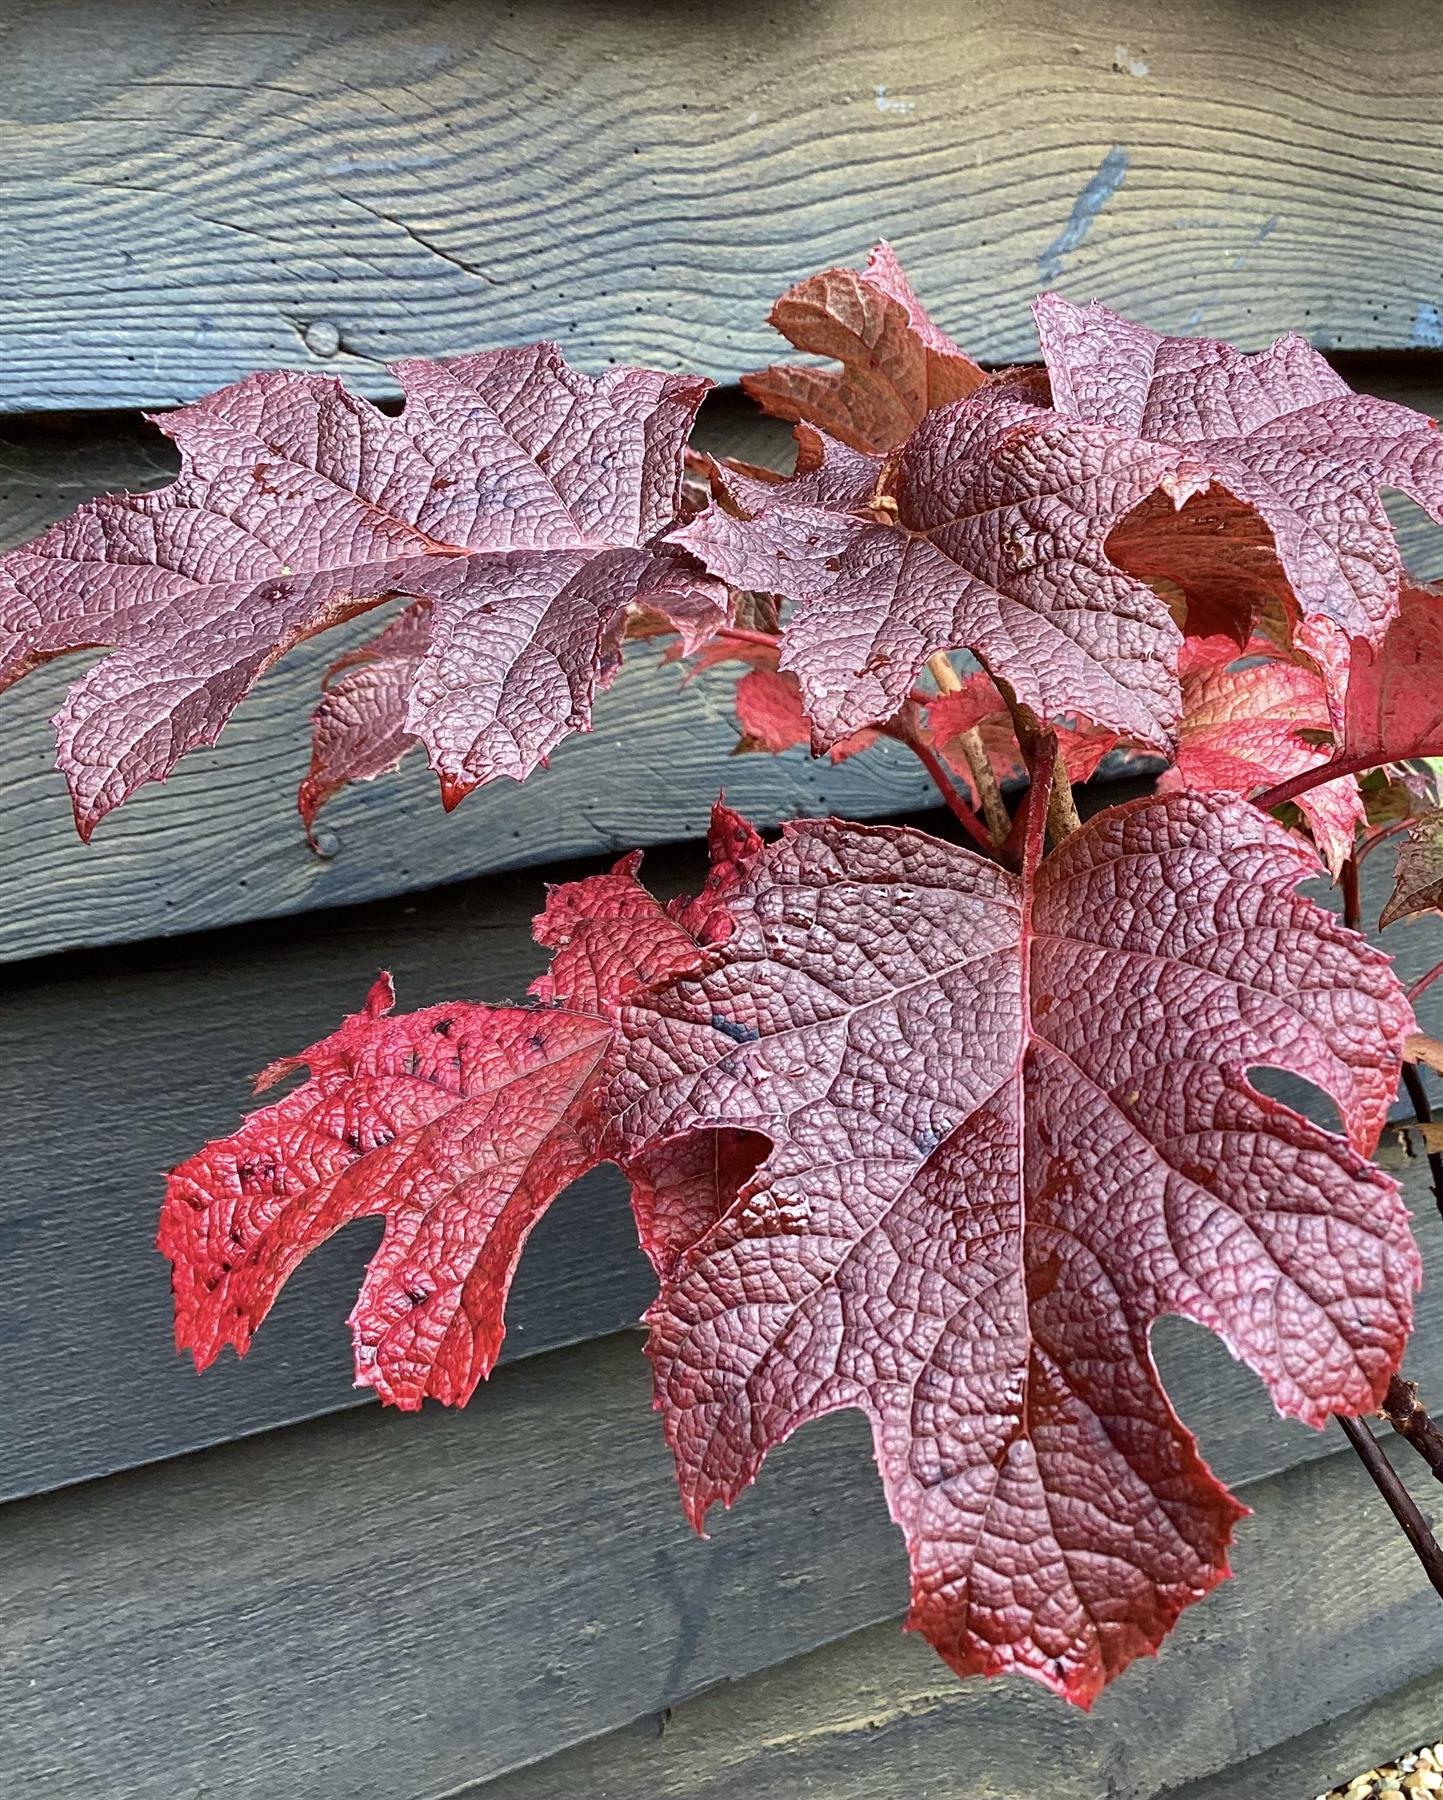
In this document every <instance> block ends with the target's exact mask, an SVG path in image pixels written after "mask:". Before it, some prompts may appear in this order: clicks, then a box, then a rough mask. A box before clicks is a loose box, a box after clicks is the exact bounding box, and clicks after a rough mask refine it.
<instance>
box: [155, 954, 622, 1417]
mask: <svg viewBox="0 0 1443 1800" xmlns="http://www.w3.org/2000/svg"><path fill="white" fill-rule="evenodd" d="M393 1002H394V994H393V992H392V988H391V982H390V977H389V976H382V977H381V979H380V980H379V981H378V982H377V983H376V985H375V987H374V988H373V989H372V991H371V994H370V997H369V999H368V1001H367V1004H366V1010H365V1011H364V1012H361V1013H356V1014H353V1015H352V1016H351V1017H350V1018H348V1019H347V1020H346V1021H345V1022H344V1024H342V1025H341V1027H340V1029H339V1030H338V1031H335V1032H333V1033H332V1034H331V1036H330V1037H328V1038H324V1039H322V1041H321V1042H320V1043H318V1044H313V1045H312V1046H311V1048H310V1049H309V1050H305V1051H302V1053H301V1054H300V1056H297V1057H288V1058H286V1059H285V1060H284V1061H283V1062H280V1063H276V1064H273V1065H272V1066H271V1068H269V1069H267V1070H266V1072H265V1073H264V1074H263V1075H262V1076H261V1079H260V1083H259V1085H260V1086H268V1085H269V1084H270V1083H271V1082H273V1081H275V1080H278V1079H279V1078H280V1077H282V1076H284V1075H287V1074H289V1073H291V1072H292V1071H293V1070H295V1069H298V1068H301V1067H307V1068H308V1069H309V1074H308V1076H307V1078H306V1080H305V1081H303V1082H302V1083H301V1085H300V1086H299V1087H297V1088H295V1089H293V1090H292V1091H291V1092H290V1093H288V1094H285V1095H283V1096H282V1097H281V1099H279V1100H277V1101H275V1102H274V1103H273V1104H272V1105H269V1106H265V1107H262V1108H261V1109H260V1110H259V1111H258V1112H254V1113H252V1114H250V1116H249V1117H248V1118H247V1119H246V1121H245V1123H244V1124H243V1125H242V1126H241V1128H240V1130H239V1131H237V1132H235V1133H234V1134H233V1135H232V1136H230V1137H228V1138H222V1139H220V1140H219V1141H218V1142H216V1143H213V1144H209V1145H207V1146H206V1148H205V1149H204V1150H202V1151H201V1152H200V1153H199V1154H198V1155H196V1156H193V1157H191V1158H190V1160H189V1161H188V1162H185V1163H182V1164H181V1166H180V1167H179V1168H178V1169H176V1170H175V1171H174V1172H173V1173H172V1175H171V1177H170V1180H169V1183H168V1185H167V1190H166V1199H165V1207H164V1211H163V1212H162V1215H161V1223H160V1237H159V1243H160V1248H161V1250H162V1251H163V1252H164V1253H165V1255H166V1256H168V1257H169V1258H170V1261H171V1265H172V1286H173V1289H174V1294H175V1338H176V1345H177V1347H178V1348H180V1349H183V1350H189V1351H190V1352H191V1353H192V1355H193V1356H194V1358H195V1363H196V1367H197V1368H201V1369H203V1368H205V1367H206V1366H207V1364H209V1363H211V1362H213V1361H214V1360H215V1357H216V1355H217V1353H218V1352H219V1350H220V1348H221V1346H222V1345H224V1344H233V1345H234V1346H235V1348H236V1350H237V1351H238V1352H239V1353H240V1354H242V1355H244V1354H245V1352H246V1350H247V1349H248V1348H249V1347H250V1341H251V1335H252V1333H253V1332H254V1331H255V1330H256V1328H257V1327H258V1326H259V1324H260V1322H261V1320H262V1319H264V1318H265V1316H266V1314H267V1312H269V1310H270V1308H271V1306H272V1304H273V1303H274V1301H275V1298H276V1296H277V1294H279V1292H280V1290H281V1288H282V1286H283V1285H284V1283H285V1281H286V1279H287V1277H288V1276H289V1275H290V1274H291V1272H292V1270H293V1269H295V1267H296V1266H297V1264H298V1263H300V1261H301V1260H302V1258H303V1257H305V1256H306V1255H307V1254H308V1253H309V1252H310V1251H311V1250H314V1249H315V1248H316V1247H317V1245H319V1244H322V1243H324V1242H325V1240H326V1239H327V1238H328V1237H330V1236H331V1234H332V1233H333V1232H336V1231H339V1230H340V1228H341V1227H342V1226H343V1225H347V1224H349V1223H350V1222H351V1220H352V1219H359V1218H365V1217H368V1216H370V1215H373V1214H379V1215H381V1216H382V1217H383V1218H384V1219H385V1221H386V1225H385V1232H384V1234H383V1236H382V1238H381V1244H380V1248H379V1249H378V1250H377V1251H376V1254H375V1255H374V1256H373V1257H372V1258H371V1261H370V1264H369V1266H368V1268H367V1270H366V1278H365V1281H364V1282H363V1283H362V1286H361V1293H360V1298H359V1299H358V1300H357V1302H356V1306H355V1309H354V1311H353V1312H352V1313H351V1318H350V1324H351V1330H352V1336H353V1340H354V1347H355V1360H356V1382H357V1385H358V1386H362V1387H372V1388H374V1389H375V1390H376V1392H377V1393H378V1394H379V1395H380V1396H381V1398H382V1399H383V1400H385V1401H388V1402H390V1403H391V1404H392V1405H395V1406H400V1407H405V1408H414V1407H417V1406H419V1405H420V1404H421V1402H422V1400H423V1399H425V1398H427V1397H430V1398H433V1399H437V1400H441V1401H443V1402H446V1403H447V1404H450V1405H457V1406H460V1405H464V1404H465V1402H466V1401H467V1400H468V1399H469V1398H470V1396H471V1394H472V1392H473V1390H474V1389H475V1387H476V1384H477V1382H478V1381H480V1380H481V1379H482V1377H483V1376H485V1375H487V1374H489V1373H490V1370H491V1368H492V1365H493V1364H494V1363H495V1361H496V1356H497V1353H498V1351H499V1350H500V1348H501V1340H502V1337H503V1335H504V1332H505V1326H504V1322H503V1318H502V1312H503V1308H504V1306H505V1302H506V1294H507V1290H508V1288H509V1287H510V1284H511V1276H512V1274H513V1272H514V1270H515V1267H516V1263H517V1260H518V1258H519V1257H520V1254H521V1250H522V1247H523V1245H524V1244H525V1242H526V1239H527V1236H528V1235H529V1233H530V1231H531V1229H532V1227H533V1226H534V1225H535V1224H536V1222H537V1220H538V1219H539V1218H540V1217H541V1215H542V1214H543V1213H544V1212H545V1211H546V1209H547V1207H548V1206H549V1205H550V1204H551V1202H552V1201H553V1200H554V1199H555V1198H556V1196H557V1195H558V1194H559V1193H560V1192H561V1190H562V1189H563V1188H565V1187H567V1186H569V1185H570V1184H571V1182H573V1181H574V1180H575V1179H576V1178H577V1176H579V1175H582V1174H584V1173H585V1172H586V1170H587V1169H590V1168H592V1167H594V1166H595V1164H596V1163H597V1162H598V1161H600V1160H601V1158H600V1155H599V1154H598V1152H597V1149H596V1142H597V1115H596V1111H595V1105H594V1099H595V1092H596V1085H597V1075H598V1072H599V1069H600V1066H601V1062H602V1058H603V1056H604V1054H605V1052H606V1050H607V1047H608V1045H609V1044H610V1042H611V1037H612V1032H611V1027H610V1025H609V1023H608V1022H607V1021H606V1020H603V1019H599V1018H595V1017H591V1016H587V1015H585V1014H580V1013H572V1012H561V1011H553V1012H546V1011H540V1010H530V1009H526V1008H522V1007H490V1006H475V1005H466V1004H460V1003H458V1004H452V1005H447V1006H432V1007H428V1008H426V1009H425V1010H424V1011H423V1012H416V1013H403V1014H400V1015H399V1016H394V1017H388V1016H387V1015H388V1014H389V1012H390V1009H391V1006H392V1004H393Z"/></svg>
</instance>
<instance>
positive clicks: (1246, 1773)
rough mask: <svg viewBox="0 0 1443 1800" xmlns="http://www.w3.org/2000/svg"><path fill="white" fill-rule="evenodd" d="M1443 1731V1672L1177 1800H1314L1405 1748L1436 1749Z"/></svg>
mask: <svg viewBox="0 0 1443 1800" xmlns="http://www.w3.org/2000/svg"><path fill="white" fill-rule="evenodd" d="M1440 1731H1443V1671H1439V1670H1434V1671H1432V1672H1431V1673H1429V1674H1427V1675H1423V1676H1420V1677H1419V1679H1418V1680H1417V1681H1410V1682H1409V1683H1408V1685H1407V1686H1406V1687H1402V1688H1399V1689H1398V1690H1397V1691H1396V1692H1395V1693H1392V1694H1385V1695H1384V1696H1383V1697H1382V1698H1381V1699H1380V1700H1376V1701H1374V1702H1373V1703H1372V1704H1371V1705H1370V1706H1360V1707H1356V1708H1355V1709H1354V1710H1353V1711H1352V1712H1350V1713H1347V1714H1345V1715H1344V1716H1343V1717H1342V1718H1340V1719H1332V1720H1329V1722H1328V1723H1327V1724H1325V1725H1320V1726H1319V1727H1318V1728H1317V1730H1316V1731H1309V1732H1305V1733H1304V1734H1303V1735H1302V1736H1301V1737H1296V1738H1290V1739H1289V1740H1288V1742H1287V1743H1285V1744H1279V1745H1278V1747H1277V1748H1276V1749H1275V1750H1267V1751H1264V1752H1263V1753H1262V1755H1260V1756H1254V1757H1249V1759H1248V1760H1247V1761H1246V1762H1245V1763H1242V1764H1239V1765H1237V1766H1236V1767H1234V1768H1231V1769H1226V1770H1224V1771H1223V1772H1222V1773H1221V1774H1218V1775H1205V1776H1204V1777H1203V1778H1202V1779H1201V1780H1200V1781H1190V1782H1189V1783H1188V1784H1187V1785H1186V1787H1181V1788H1177V1789H1170V1790H1169V1796H1170V1800H1252V1796H1253V1795H1258V1796H1260V1797H1261V1796H1266V1795H1273V1794H1275V1795H1280V1796H1287V1797H1288V1800H1293V1796H1296V1800H1313V1796H1314V1795H1319V1794H1327V1793H1329V1792H1331V1790H1332V1789H1333V1788H1335V1787H1341V1786H1342V1784H1343V1783H1344V1782H1345V1781H1351V1780H1352V1778H1353V1777H1354V1776H1355V1775H1360V1774H1361V1773H1362V1772H1363V1770H1364V1769H1374V1768H1377V1767H1378V1766H1379V1765H1380V1764H1381V1763H1387V1762H1392V1761H1393V1760H1394V1759H1395V1758H1396V1757H1398V1756H1400V1755H1401V1754H1402V1753H1403V1751H1405V1750H1413V1749H1416V1748H1417V1747H1418V1745H1419V1744H1423V1743H1435V1742H1436V1741H1437V1739H1438V1734H1439V1732H1440Z"/></svg>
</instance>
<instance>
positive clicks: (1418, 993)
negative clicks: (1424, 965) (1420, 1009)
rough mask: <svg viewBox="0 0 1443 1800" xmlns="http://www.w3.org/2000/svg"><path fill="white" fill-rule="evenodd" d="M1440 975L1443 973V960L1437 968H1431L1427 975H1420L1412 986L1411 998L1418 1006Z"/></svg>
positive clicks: (1409, 996)
mask: <svg viewBox="0 0 1443 1800" xmlns="http://www.w3.org/2000/svg"><path fill="white" fill-rule="evenodd" d="M1440 975H1443V962H1440V963H1439V964H1438V966H1437V968H1436V969H1429V971H1428V973H1427V974H1426V975H1420V976H1419V977H1418V979H1417V980H1416V981H1415V982H1414V983H1413V985H1412V987H1410V988H1409V989H1408V998H1409V1000H1411V1001H1412V1003H1413V1004H1414V1005H1415V1006H1416V1005H1417V1004H1418V1002H1419V1001H1420V1000H1421V999H1422V998H1423V996H1424V994H1426V993H1427V992H1428V990H1429V988H1430V987H1432V985H1433V983H1434V982H1435V981H1437V979H1438V978H1439V976H1440Z"/></svg>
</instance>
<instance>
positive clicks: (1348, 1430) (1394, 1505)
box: [1337, 1413, 1443, 1596]
mask: <svg viewBox="0 0 1443 1800" xmlns="http://www.w3.org/2000/svg"><path fill="white" fill-rule="evenodd" d="M1337 1420H1338V1424H1339V1426H1340V1428H1341V1430H1342V1433H1343V1436H1344V1437H1345V1438H1347V1440H1348V1442H1349V1443H1350V1444H1351V1445H1352V1446H1353V1448H1354V1450H1356V1451H1357V1453H1358V1460H1359V1461H1360V1462H1361V1463H1362V1465H1363V1467H1364V1468H1365V1469H1366V1470H1367V1471H1368V1473H1369V1475H1371V1476H1372V1478H1373V1485H1374V1486H1375V1487H1376V1488H1377V1490H1378V1492H1379V1493H1380V1494H1381V1495H1382V1496H1383V1498H1384V1499H1385V1500H1386V1501H1387V1502H1388V1506H1389V1509H1390V1511H1391V1512H1392V1514H1393V1517H1394V1518H1395V1519H1396V1520H1397V1521H1398V1523H1399V1525H1401V1526H1402V1528H1403V1535H1404V1537H1406V1538H1407V1540H1408V1542H1409V1543H1410V1544H1411V1545H1412V1546H1413V1550H1414V1553H1415V1555H1416V1556H1417V1558H1418V1561H1419V1562H1420V1563H1422V1565H1423V1572H1424V1574H1425V1575H1427V1577H1428V1579H1429V1581H1431V1582H1432V1583H1433V1586H1434V1588H1435V1590H1436V1591H1437V1593H1438V1594H1439V1595H1440V1596H1443V1548H1440V1547H1439V1544H1438V1540H1437V1538H1435V1537H1434V1535H1433V1533H1432V1531H1431V1530H1430V1529H1429V1527H1428V1521H1427V1520H1426V1519H1425V1518H1424V1517H1423V1515H1422V1513H1421V1512H1419V1510H1418V1506H1417V1502H1416V1501H1415V1500H1414V1498H1413V1496H1412V1495H1411V1494H1410V1493H1409V1492H1408V1490H1407V1488H1405V1487H1404V1486H1403V1483H1402V1481H1401V1480H1400V1479H1399V1477H1398V1472H1397V1470H1396V1469H1395V1468H1394V1467H1393V1465H1392V1463H1390V1462H1389V1461H1388V1458H1387V1456H1386V1455H1385V1454H1384V1451H1383V1447H1382V1445H1381V1444H1380V1443H1379V1442H1378V1440H1377V1439H1376V1438H1375V1437H1374V1436H1373V1434H1372V1432H1371V1431H1369V1429H1368V1427H1367V1426H1366V1425H1364V1424H1363V1423H1362V1421H1361V1420H1359V1419H1350V1418H1348V1417H1346V1416H1345V1415H1344V1414H1343V1413H1339V1414H1338V1415H1337Z"/></svg>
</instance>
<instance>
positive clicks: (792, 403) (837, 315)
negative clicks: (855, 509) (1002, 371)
mask: <svg viewBox="0 0 1443 1800" xmlns="http://www.w3.org/2000/svg"><path fill="white" fill-rule="evenodd" d="M771 323H772V324H773V325H775V326H776V328H777V330H778V331H780V332H781V334H782V335H783V337H785V338H786V339H787V340H788V341H789V342H790V343H791V344H793V345H794V346H795V347H796V348H797V349H798V350H803V351H808V352H810V353H811V354H813V355H816V356H830V357H832V358H834V359H835V360H836V361H837V362H839V363H840V364H841V365H842V366H841V368H840V369H839V370H833V369H814V368H803V367H800V366H798V365H796V364H792V363H776V364H773V365H772V367H771V368H767V369H759V370H758V371H757V372H756V374H754V375H744V376H743V377H742V386H743V387H744V388H745V389H746V391H747V392H748V393H749V394H750V395H751V397H752V399H753V400H755V401H756V402H757V403H758V404H759V405H760V406H762V407H763V408H764V409H765V410H766V411H767V412H769V413H773V414H775V415H776V416H777V417H778V418H781V419H800V420H805V421H806V422H807V423H808V424H811V425H815V426H818V427H819V428H820V429H821V430H823V431H825V432H826V433H827V434H828V435H829V436H831V437H834V438H839V439H840V440H841V441H842V442H843V443H844V444H851V445H853V446H854V447H855V448H856V449H858V450H891V449H892V448H893V447H894V446H896V445H897V444H900V443H901V442H902V441H903V439H904V438H905V437H907V435H908V434H909V433H910V432H911V430H912V428H913V427H914V426H915V425H917V424H919V423H920V422H921V420H922V419H923V418H924V417H925V415H926V414H927V413H929V412H932V411H934V410H935V409H936V408H937V407H939V406H946V405H948V404H949V403H950V402H951V401H953V400H960V399H962V398H963V397H964V396H965V395H967V394H970V393H971V392H972V391H973V389H974V388H977V387H980V386H981V385H982V382H983V381H984V380H985V379H986V377H985V376H984V374H983V372H982V370H981V369H979V368H978V366H977V364H976V363H974V362H973V361H972V359H971V357H970V356H965V355H964V354H963V353H962V351H961V350H959V349H958V348H957V346H956V344H954V343H953V342H952V340H951V338H949V337H948V336H947V334H946V333H945V332H943V331H939V330H938V329H937V327H936V326H935V325H934V324H933V323H932V321H931V320H930V319H929V318H928V317H927V314H926V312H925V311H924V310H923V307H922V302H921V301H920V300H919V299H918V298H917V296H916V295H915V294H914V293H913V292H912V289H911V286H910V285H909V284H908V281H907V278H906V276H905V275H904V274H903V273H902V267H901V264H900V263H899V262H898V261H897V258H896V254H895V253H894V251H893V249H892V246H891V245H890V244H886V243H882V244H878V245H877V247H876V248H875V249H874V250H873V251H872V253H871V255H870V256H869V257H868V258H867V266H866V267H865V268H864V269H861V270H857V269H824V270H823V271H822V272H821V274H819V275H810V276H808V277H807V279H806V280H805V281H799V282H798V283H797V285H796V286H795V287H793V288H789V289H788V290H787V292H786V293H785V294H783V295H782V297H781V299H780V300H778V301H777V303H776V305H775V306H774V307H773V308H772V310H771Z"/></svg>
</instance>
